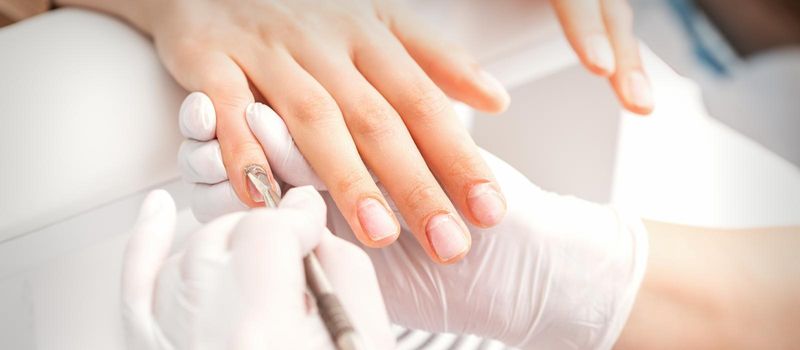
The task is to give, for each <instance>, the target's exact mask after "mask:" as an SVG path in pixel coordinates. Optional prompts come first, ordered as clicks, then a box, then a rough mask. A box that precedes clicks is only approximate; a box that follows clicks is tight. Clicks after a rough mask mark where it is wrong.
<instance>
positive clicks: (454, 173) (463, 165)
mask: <svg viewBox="0 0 800 350" xmlns="http://www.w3.org/2000/svg"><path fill="white" fill-rule="evenodd" d="M445 164H447V168H446V169H447V175H448V177H450V178H462V177H464V176H469V175H470V174H475V173H478V172H480V169H482V168H483V167H484V166H483V160H482V159H481V158H480V156H478V155H477V154H471V153H469V152H457V153H455V154H453V155H451V156H450V157H449V159H448V161H447V162H446V163H445Z"/></svg>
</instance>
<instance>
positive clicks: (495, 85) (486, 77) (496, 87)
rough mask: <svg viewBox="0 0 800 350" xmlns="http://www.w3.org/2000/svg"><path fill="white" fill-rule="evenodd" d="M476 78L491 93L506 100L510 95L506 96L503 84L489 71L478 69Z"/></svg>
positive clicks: (506, 92)
mask: <svg viewBox="0 0 800 350" xmlns="http://www.w3.org/2000/svg"><path fill="white" fill-rule="evenodd" d="M478 79H479V80H480V83H481V85H483V87H484V88H485V89H486V90H488V91H491V92H492V94H493V95H495V96H496V97H499V98H501V99H503V100H504V101H505V100H508V99H510V97H509V96H508V91H506V87H505V86H503V83H501V82H500V81H499V80H497V78H495V77H494V76H493V75H491V74H489V72H487V71H485V70H482V69H481V70H480V71H478Z"/></svg>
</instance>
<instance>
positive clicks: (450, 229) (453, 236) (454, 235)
mask: <svg viewBox="0 0 800 350" xmlns="http://www.w3.org/2000/svg"><path fill="white" fill-rule="evenodd" d="M425 231H427V233H428V239H430V242H431V245H432V246H433V251H434V252H435V253H436V256H438V257H439V259H442V260H443V261H448V260H452V259H453V258H455V257H457V256H459V255H461V254H463V253H464V252H465V251H467V249H469V243H468V242H467V237H466V233H465V232H464V231H463V230H462V228H461V225H459V224H458V222H456V220H455V218H453V216H452V215H450V214H438V215H436V216H434V217H432V218H431V219H430V220H428V225H427V227H426V229H425Z"/></svg>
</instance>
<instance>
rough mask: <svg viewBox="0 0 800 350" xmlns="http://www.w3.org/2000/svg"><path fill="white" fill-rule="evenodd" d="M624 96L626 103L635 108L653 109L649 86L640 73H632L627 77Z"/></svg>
mask: <svg viewBox="0 0 800 350" xmlns="http://www.w3.org/2000/svg"><path fill="white" fill-rule="evenodd" d="M625 96H626V97H627V98H628V101H630V102H631V103H633V104H634V105H636V106H637V107H641V108H651V107H653V94H652V92H651V91H650V84H649V83H648V82H647V79H645V78H644V74H642V73H641V72H638V71H634V72H632V73H630V74H629V75H628V80H627V85H626V87H625Z"/></svg>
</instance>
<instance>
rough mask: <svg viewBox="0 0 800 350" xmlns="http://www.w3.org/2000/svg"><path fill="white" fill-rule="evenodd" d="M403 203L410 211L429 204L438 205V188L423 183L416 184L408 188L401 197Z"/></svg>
mask: <svg viewBox="0 0 800 350" xmlns="http://www.w3.org/2000/svg"><path fill="white" fill-rule="evenodd" d="M401 198H403V201H404V202H405V204H406V205H407V206H409V207H410V208H411V209H412V210H416V209H419V208H421V207H423V206H429V205H430V203H439V198H440V190H439V188H438V186H433V185H430V184H428V183H425V182H417V183H415V184H413V185H412V186H411V187H410V188H408V189H407V190H406V191H405V192H404V193H403V195H402V197H401Z"/></svg>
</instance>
